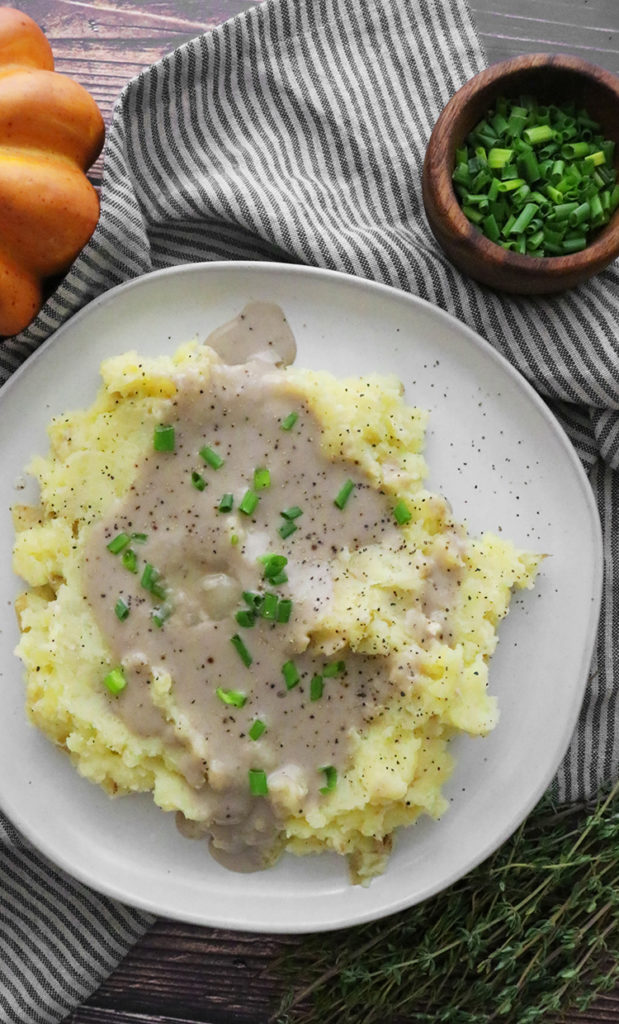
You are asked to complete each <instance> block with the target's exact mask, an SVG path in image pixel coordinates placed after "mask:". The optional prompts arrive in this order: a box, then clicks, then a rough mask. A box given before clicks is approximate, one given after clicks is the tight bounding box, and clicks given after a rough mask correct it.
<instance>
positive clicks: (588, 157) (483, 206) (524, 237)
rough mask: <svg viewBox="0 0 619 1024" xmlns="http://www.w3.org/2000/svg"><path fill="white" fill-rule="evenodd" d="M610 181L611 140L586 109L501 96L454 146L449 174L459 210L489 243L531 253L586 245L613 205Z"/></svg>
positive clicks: (555, 252) (547, 253)
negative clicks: (607, 193) (455, 146)
mask: <svg viewBox="0 0 619 1024" xmlns="http://www.w3.org/2000/svg"><path fill="white" fill-rule="evenodd" d="M518 103H520V104H522V105H518ZM499 108H501V109H500V110H499ZM486 154H487V155H486ZM616 180H617V172H616V170H615V168H614V143H613V142H612V141H610V140H607V139H604V138H603V136H602V133H601V128H600V125H599V124H597V123H596V122H595V121H593V120H592V119H591V118H590V117H589V115H588V114H587V113H586V111H584V110H577V111H574V108H573V105H572V106H569V105H567V104H566V105H564V106H559V105H556V104H549V105H548V106H544V105H540V104H539V103H538V102H537V101H536V100H535V99H532V98H527V99H520V100H519V101H516V102H514V101H512V100H508V99H506V98H505V97H500V98H499V99H498V100H497V103H496V108H495V109H493V110H490V111H489V112H488V114H487V117H486V118H484V119H483V120H481V121H480V122H479V123H478V124H477V125H476V126H475V127H474V128H473V130H472V131H471V132H470V133H469V135H468V136H467V138H466V139H465V141H464V144H463V145H462V146H460V147H459V148H458V149H457V151H456V162H455V167H454V170H453V174H452V181H453V187H454V191H455V192H456V193H457V195H458V198H459V200H460V204H461V207H462V211H463V213H464V214H465V216H466V217H467V218H468V219H469V220H470V221H471V222H472V223H473V224H476V225H477V226H478V227H479V229H480V231H482V232H483V234H485V235H486V237H487V238H489V239H490V241H491V242H494V243H495V244H497V245H501V246H502V247H503V248H504V249H507V250H511V251H513V252H517V253H521V254H525V255H530V256H533V257H544V256H561V255H564V254H566V253H570V252H578V251H580V250H581V249H583V248H585V246H586V245H587V243H588V241H589V239H590V237H591V234H592V232H594V231H596V230H597V229H598V228H600V227H601V226H603V225H604V224H606V223H607V222H608V221H609V220H610V218H611V216H612V215H613V213H614V212H615V210H616V208H617V206H618V205H619V203H614V202H610V203H609V202H608V200H604V199H603V198H602V197H603V195H604V194H605V192H608V189H609V188H612V187H613V186H614V187H616ZM531 186H533V189H534V191H532V189H531ZM605 203H606V205H604V204H605ZM575 211H577V212H575ZM577 225H578V226H579V227H580V231H578V233H575V234H572V233H571V230H570V229H573V228H574V227H576V226H577ZM547 227H548V228H549V229H550V231H551V232H552V235H553V237H550V236H549V235H547V233H546V230H545V229H546V228H547Z"/></svg>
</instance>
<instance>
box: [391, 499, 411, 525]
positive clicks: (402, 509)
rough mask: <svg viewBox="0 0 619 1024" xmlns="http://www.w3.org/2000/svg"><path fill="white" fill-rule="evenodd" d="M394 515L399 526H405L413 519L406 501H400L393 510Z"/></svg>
mask: <svg viewBox="0 0 619 1024" xmlns="http://www.w3.org/2000/svg"><path fill="white" fill-rule="evenodd" d="M393 517H394V519H395V521H396V523H398V525H399V526H403V525H404V523H409V522H410V521H411V519H412V518H413V514H412V512H411V511H410V509H409V508H408V506H407V505H406V504H405V502H403V501H399V502H398V503H397V505H396V506H395V508H394V510H393Z"/></svg>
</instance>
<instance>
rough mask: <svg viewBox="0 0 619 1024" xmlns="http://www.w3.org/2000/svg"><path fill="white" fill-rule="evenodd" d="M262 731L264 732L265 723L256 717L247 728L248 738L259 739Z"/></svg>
mask: <svg viewBox="0 0 619 1024" xmlns="http://www.w3.org/2000/svg"><path fill="white" fill-rule="evenodd" d="M263 732H266V725H265V724H264V722H263V721H261V720H260V719H259V718H257V719H256V721H255V722H253V723H252V727H251V729H250V730H249V734H248V735H249V738H250V740H259V739H260V737H261V736H262V734H263Z"/></svg>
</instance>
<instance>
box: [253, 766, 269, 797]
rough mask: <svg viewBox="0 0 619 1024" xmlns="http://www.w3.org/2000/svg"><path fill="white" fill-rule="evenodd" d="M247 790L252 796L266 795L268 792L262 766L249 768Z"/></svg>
mask: <svg viewBox="0 0 619 1024" xmlns="http://www.w3.org/2000/svg"><path fill="white" fill-rule="evenodd" d="M249 791H250V793H251V795H252V796H266V795H267V793H268V792H269V786H268V783H267V777H266V772H263V771H262V768H250V769H249Z"/></svg>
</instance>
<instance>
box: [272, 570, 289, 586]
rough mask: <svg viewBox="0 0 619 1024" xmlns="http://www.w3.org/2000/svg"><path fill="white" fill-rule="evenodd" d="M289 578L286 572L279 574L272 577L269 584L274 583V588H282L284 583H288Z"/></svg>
mask: <svg viewBox="0 0 619 1024" xmlns="http://www.w3.org/2000/svg"><path fill="white" fill-rule="evenodd" d="M287 582H288V577H287V576H286V573H285V572H278V573H276V574H275V576H271V577H270V579H269V583H272V584H273V586H274V587H281V585H282V583H287Z"/></svg>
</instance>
